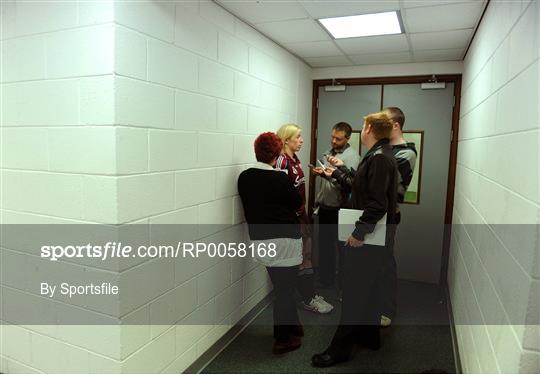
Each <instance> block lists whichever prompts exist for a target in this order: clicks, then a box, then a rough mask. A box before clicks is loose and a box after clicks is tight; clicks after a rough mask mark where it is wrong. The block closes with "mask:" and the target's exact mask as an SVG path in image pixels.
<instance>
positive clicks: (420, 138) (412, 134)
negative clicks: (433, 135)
mask: <svg viewBox="0 0 540 374" xmlns="http://www.w3.org/2000/svg"><path fill="white" fill-rule="evenodd" d="M403 138H404V139H405V141H406V142H407V143H414V146H415V148H416V152H417V155H416V163H415V165H414V171H413V178H412V180H411V184H409V188H408V189H407V192H406V193H405V198H404V201H403V202H404V203H405V204H420V190H421V187H422V155H423V150H424V130H405V131H403Z"/></svg>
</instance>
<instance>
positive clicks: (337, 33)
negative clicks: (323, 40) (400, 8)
mask: <svg viewBox="0 0 540 374" xmlns="http://www.w3.org/2000/svg"><path fill="white" fill-rule="evenodd" d="M319 22H320V23H321V24H322V25H323V27H324V28H326V30H328V32H329V33H330V35H332V36H333V37H334V38H335V39H344V38H357V37H362V36H374V35H392V34H401V33H402V30H401V25H400V22H399V17H398V13H397V12H396V11H393V12H384V13H374V14H361V15H357V16H347V17H334V18H323V19H319Z"/></svg>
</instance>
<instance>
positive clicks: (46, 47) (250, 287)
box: [0, 1, 311, 374]
mask: <svg viewBox="0 0 540 374" xmlns="http://www.w3.org/2000/svg"><path fill="white" fill-rule="evenodd" d="M1 11H2V35H1V38H2V41H1V43H2V46H1V47H2V76H1V78H2V81H1V84H2V152H1V156H2V158H1V161H2V163H1V167H2V170H1V172H2V182H1V183H2V184H1V188H2V199H1V206H0V208H1V218H2V223H4V224H7V223H43V224H45V223H46V224H62V223H107V224H124V223H126V224H133V223H136V224H139V225H153V224H185V223H198V224H232V223H238V222H241V221H242V220H243V217H242V212H241V205H240V202H239V199H238V196H237V192H236V187H235V186H236V177H237V175H238V174H239V172H240V171H241V170H243V169H245V168H246V167H248V166H249V165H250V164H251V163H252V162H254V156H253V151H252V142H253V140H254V138H255V136H256V135H257V134H259V133H260V132H262V131H275V130H276V129H277V128H278V127H279V126H280V125H281V124H282V123H284V122H291V121H292V122H296V123H299V124H300V125H301V126H302V127H304V128H305V130H304V134H305V138H306V144H305V146H304V150H303V151H302V152H301V159H302V161H303V162H304V163H307V161H308V150H309V127H310V115H311V69H310V68H309V67H308V66H307V65H305V64H304V63H303V62H301V61H299V60H298V59H296V58H295V57H294V56H292V55H290V54H289V53H288V52H286V51H285V50H283V49H281V48H280V47H278V46H277V45H275V44H274V43H273V42H271V41H270V40H268V39H266V38H265V37H263V36H262V35H261V34H259V33H258V32H256V31H254V30H253V29H252V28H251V27H249V26H248V25H246V24H244V23H243V22H241V21H240V20H238V19H237V18H235V17H233V16H232V15H231V14H229V13H228V12H226V11H224V10H223V9H222V8H220V7H219V6H217V5H215V4H214V3H212V2H208V1H201V2H199V1H190V2H186V1H182V2H178V3H173V2H147V3H143V2H120V1H119V2H112V1H101V2H96V3H88V2H83V1H81V2H77V1H73V2H60V3H51V2H43V3H39V2H38V3H35V2H34V3H28V2H26V3H25V2H2V9H1ZM213 238H214V239H215V240H225V239H227V240H228V241H237V240H241V239H243V232H241V231H234V230H233V231H230V230H229V231H226V232H224V233H222V234H219V233H218V234H216V236H214V237H213ZM137 239H139V238H137ZM140 240H141V241H147V240H149V238H148V237H146V236H145V237H141V238H140ZM2 260H3V261H2V262H3V267H2V270H4V271H5V272H4V275H5V276H4V277H3V278H2V291H5V290H6V289H7V290H8V291H5V292H6V294H7V292H10V293H9V295H16V294H17V293H18V292H30V293H35V292H36V290H35V289H34V288H33V286H32V285H31V284H28V283H27V284H25V285H24V287H22V286H20V285H18V284H17V283H16V282H14V281H13V279H12V278H11V277H10V276H9V275H7V271H8V269H12V268H16V267H20V268H23V267H24V266H27V265H28V263H30V262H31V261H32V255H31V254H29V253H26V252H24V251H21V252H19V251H17V250H16V249H15V250H14V249H8V248H2ZM62 266H63V267H65V268H66V269H69V270H71V271H72V272H73V273H75V274H77V271H79V272H84V273H85V274H91V275H93V276H97V277H98V279H99V277H100V276H101V277H102V276H103V275H104V274H105V273H104V272H107V275H108V276H110V278H111V280H112V282H114V283H115V284H118V285H119V286H120V287H121V289H123V290H124V293H123V296H122V297H121V298H120V299H119V300H118V304H117V305H116V310H115V312H116V313H118V314H119V315H120V316H121V317H122V319H123V320H124V321H127V322H132V323H133V324H134V326H127V327H122V328H115V327H112V326H87V327H84V326H83V327H81V326H70V327H66V326H53V327H50V326H25V327H21V326H4V325H2V326H1V334H0V335H1V336H2V339H1V340H0V342H1V348H0V371H2V372H3V373H10V374H12V373H79V372H81V373H120V372H122V373H135V372H140V373H151V372H156V373H157V372H170V373H178V372H181V371H182V370H184V369H185V368H186V367H187V366H189V365H190V364H191V363H192V362H193V361H194V360H195V359H196V358H198V357H199V356H200V355H201V354H202V353H204V352H205V351H206V349H208V348H209V347H210V346H211V345H212V344H213V343H214V342H215V341H217V340H218V339H219V338H220V337H221V336H222V335H223V334H224V333H225V332H226V331H227V330H228V328H229V327H230V326H231V325H233V324H234V323H236V322H237V321H238V319H240V318H241V317H242V316H243V315H245V314H246V313H247V312H248V311H249V310H250V309H251V308H252V307H253V306H254V305H256V304H257V303H258V302H259V301H260V300H262V298H264V296H266V294H267V293H268V292H269V289H270V287H269V282H268V279H267V276H266V273H265V271H264V269H263V268H261V267H258V266H255V264H254V263H252V262H251V261H246V260H239V259H233V260H215V259H208V258H206V259H199V260H197V261H195V262H193V261H192V262H189V261H182V260H180V259H179V260H176V261H170V260H167V261H164V260H153V261H138V262H136V263H128V264H114V266H112V269H102V268H99V267H98V268H95V267H91V266H85V265H81V264H74V263H67V262H66V263H63V264H62ZM10 274H11V273H10ZM74 280H76V278H75V279H74ZM30 283H31V282H30ZM134 285H136V286H134ZM36 300H39V296H36ZM170 305H172V306H173V308H174V311H175V313H176V315H175V316H174V318H173V319H172V320H171V323H170V324H168V325H163V324H161V323H162V321H163V320H164V319H163V318H164V316H163V313H165V312H166V310H167V308H166V306H170ZM84 307H85V308H86V309H88V311H89V313H93V312H96V311H99V312H101V313H104V312H105V313H106V312H108V311H103V310H100V309H99V306H96V305H86V304H85V305H84ZM171 318H172V317H171ZM178 319H180V322H179V323H178V324H175V323H174V321H176V320H178ZM153 321H160V324H159V325H155V324H152V322H153ZM104 337H106V338H104Z"/></svg>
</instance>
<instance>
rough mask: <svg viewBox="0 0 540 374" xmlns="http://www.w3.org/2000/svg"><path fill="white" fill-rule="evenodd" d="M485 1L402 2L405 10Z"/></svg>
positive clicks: (417, 0)
mask: <svg viewBox="0 0 540 374" xmlns="http://www.w3.org/2000/svg"><path fill="white" fill-rule="evenodd" d="M484 2H485V1H484V0H402V5H403V8H417V7H425V6H436V5H446V4H457V3H482V4H483V3H484Z"/></svg>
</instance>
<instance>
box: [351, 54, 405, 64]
mask: <svg viewBox="0 0 540 374" xmlns="http://www.w3.org/2000/svg"><path fill="white" fill-rule="evenodd" d="M349 58H350V59H351V60H352V62H354V63H355V64H356V65H375V64H397V63H406V62H411V61H412V58H411V54H410V53H409V52H397V53H373V54H369V55H354V56H349Z"/></svg>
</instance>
